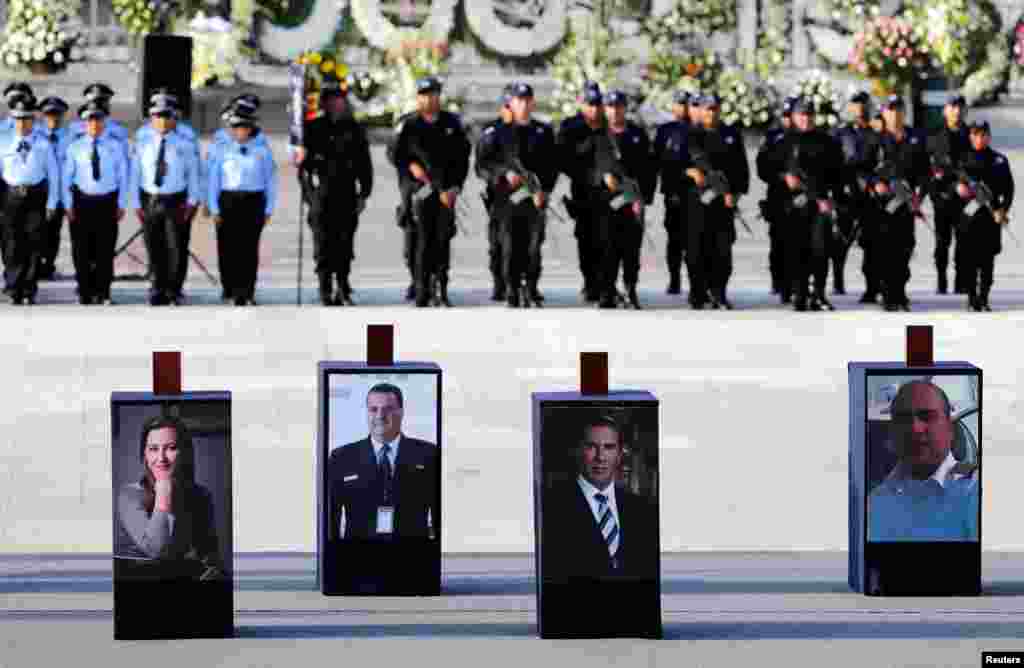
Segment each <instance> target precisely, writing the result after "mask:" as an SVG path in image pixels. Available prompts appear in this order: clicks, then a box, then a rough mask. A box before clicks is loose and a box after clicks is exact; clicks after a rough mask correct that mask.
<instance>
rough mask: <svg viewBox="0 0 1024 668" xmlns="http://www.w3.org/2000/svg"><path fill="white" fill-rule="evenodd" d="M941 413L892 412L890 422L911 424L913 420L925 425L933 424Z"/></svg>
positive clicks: (927, 411) (924, 411)
mask: <svg viewBox="0 0 1024 668" xmlns="http://www.w3.org/2000/svg"><path fill="white" fill-rule="evenodd" d="M940 415H941V413H940V412H939V411H935V410H920V411H898V412H897V411H893V413H892V420H893V422H896V423H898V424H911V423H912V422H913V421H914V420H915V419H917V420H920V421H921V422H924V423H925V424H934V423H935V422H936V421H937V420H938V419H939V416H940Z"/></svg>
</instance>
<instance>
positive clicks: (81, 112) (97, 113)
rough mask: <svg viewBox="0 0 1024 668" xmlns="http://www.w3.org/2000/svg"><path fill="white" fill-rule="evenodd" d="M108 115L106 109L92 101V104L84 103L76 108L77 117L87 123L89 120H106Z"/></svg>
mask: <svg viewBox="0 0 1024 668" xmlns="http://www.w3.org/2000/svg"><path fill="white" fill-rule="evenodd" d="M109 114H110V112H109V111H107V108H106V107H105V106H104V105H102V104H100V103H99V102H97V101H96V100H93V101H92V102H86V103H85V104H83V105H82V106H81V107H79V108H78V117H79V118H81V119H82V120H83V121H87V120H89V119H90V118H106V117H107V116H108V115H109Z"/></svg>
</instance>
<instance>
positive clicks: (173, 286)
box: [140, 191, 190, 300]
mask: <svg viewBox="0 0 1024 668" xmlns="http://www.w3.org/2000/svg"><path fill="white" fill-rule="evenodd" d="M186 198H187V195H186V193H185V192H184V191H182V192H179V193H173V194H170V195H151V194H149V193H147V192H145V191H142V192H141V193H140V199H141V204H142V210H143V221H144V229H145V234H146V252H147V253H148V254H149V266H150V273H151V274H152V283H151V286H150V295H151V296H154V297H160V298H162V299H165V300H170V299H173V298H174V297H175V296H176V295H177V294H178V290H179V286H180V285H181V284H182V281H183V280H184V278H183V277H182V265H184V264H185V263H186V262H188V237H189V234H188V229H189V227H190V225H189V223H188V221H186V220H185V204H186Z"/></svg>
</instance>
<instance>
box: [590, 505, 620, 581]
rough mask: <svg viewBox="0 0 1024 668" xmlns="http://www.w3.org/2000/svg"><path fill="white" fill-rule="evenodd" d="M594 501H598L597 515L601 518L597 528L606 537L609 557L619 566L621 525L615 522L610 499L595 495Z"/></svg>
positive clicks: (605, 541) (605, 542)
mask: <svg viewBox="0 0 1024 668" xmlns="http://www.w3.org/2000/svg"><path fill="white" fill-rule="evenodd" d="M594 499H595V500H596V501H597V514H598V516H599V517H600V518H601V519H600V520H598V522H597V528H598V529H600V530H601V535H602V536H604V544H605V545H607V546H608V556H609V557H611V558H612V562H613V563H614V564H616V565H617V561H618V560H617V557H616V555H617V554H618V552H619V525H618V524H617V523H616V522H615V516H614V515H612V508H611V506H609V505H608V497H607V496H605V495H604V494H595V495H594Z"/></svg>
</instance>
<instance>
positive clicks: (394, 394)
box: [327, 383, 441, 540]
mask: <svg viewBox="0 0 1024 668" xmlns="http://www.w3.org/2000/svg"><path fill="white" fill-rule="evenodd" d="M404 410H405V407H404V399H403V397H402V390H401V389H400V388H399V387H397V386H395V385H392V384H389V383H380V384H377V385H374V386H373V387H372V388H370V391H369V392H368V393H367V395H366V418H367V423H368V427H369V435H368V436H367V437H366V438H364V439H361V440H359V441H355V442H354V443H348V444H346V445H344V446H342V447H340V448H337V449H335V450H334V451H333V452H332V453H331V455H330V458H329V459H328V464H327V467H328V468H327V486H328V490H329V491H328V500H329V504H330V505H329V512H330V524H329V527H328V538H329V539H331V540H337V539H378V540H388V539H391V538H394V537H418V538H433V537H437V536H440V517H441V516H440V513H439V512H438V503H439V501H440V499H439V491H438V448H437V446H436V445H435V444H434V443H429V442H427V441H423V440H420V439H417V438H412V437H409V436H406V435H404V434H403V433H402V417H403V415H404Z"/></svg>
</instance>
